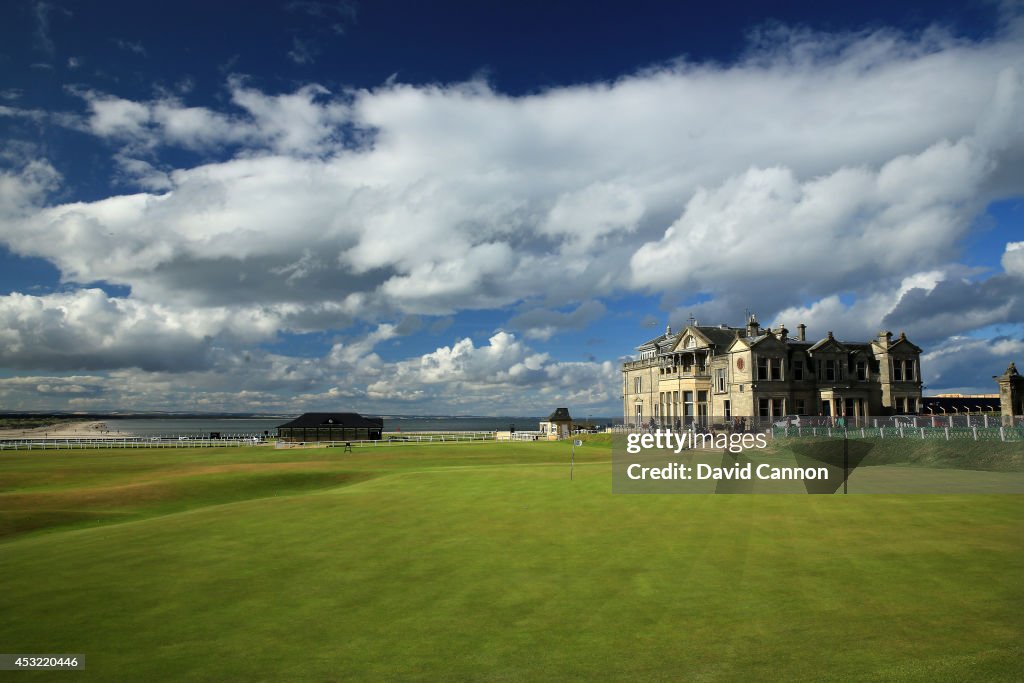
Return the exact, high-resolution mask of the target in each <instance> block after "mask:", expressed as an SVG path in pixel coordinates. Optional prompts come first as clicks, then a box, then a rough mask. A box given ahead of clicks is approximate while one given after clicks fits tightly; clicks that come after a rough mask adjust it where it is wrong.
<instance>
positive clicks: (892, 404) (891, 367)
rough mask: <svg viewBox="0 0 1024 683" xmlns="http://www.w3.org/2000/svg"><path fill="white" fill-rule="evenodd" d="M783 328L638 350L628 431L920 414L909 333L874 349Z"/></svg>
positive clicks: (723, 332) (628, 376)
mask: <svg viewBox="0 0 1024 683" xmlns="http://www.w3.org/2000/svg"><path fill="white" fill-rule="evenodd" d="M797 330H798V332H797V334H796V336H795V337H791V336H790V335H789V330H788V329H786V327H785V326H784V325H780V326H778V327H777V328H775V329H771V328H761V326H760V324H759V323H758V322H757V318H756V316H753V315H751V316H750V317H749V319H748V321H747V325H746V326H745V327H730V326H728V325H718V326H705V325H698V324H697V322H696V321H695V320H691V324H689V325H687V326H686V327H685V328H684V329H683V330H682V331H680V332H678V333H675V334H673V332H672V329H671V328H668V329H666V331H665V334H663V335H660V336H658V337H655V338H654V339H651V340H649V341H647V342H645V343H644V344H641V345H640V346H638V347H637V349H636V350H637V353H638V357H637V358H636V359H635V360H631V361H628V362H626V363H625V364H624V365H623V368H622V379H623V392H622V393H623V409H624V417H625V421H626V422H627V423H629V424H633V425H649V424H651V423H654V424H660V425H665V426H672V427H677V428H678V427H685V426H686V425H688V424H693V423H697V424H708V423H711V422H713V419H712V416H720V417H719V418H717V419H719V420H720V422H719V423H718V424H725V423H728V422H729V421H731V420H732V419H733V418H734V416H754V417H756V418H758V419H771V418H781V417H784V416H786V415H805V416H820V417H823V418H844V419H860V418H862V417H866V416H870V415H894V414H914V413H917V412H918V411H919V410H920V408H921V367H920V357H921V349H920V348H919V347H918V346H916V345H915V344H913V343H912V342H911V341H910V340H909V339H908V338H907V335H906V334H904V333H900V335H899V336H898V337H897V338H895V339H894V338H893V334H892V333H891V332H887V331H883V332H880V333H879V334H878V337H877V338H876V339H873V340H871V341H868V342H849V341H840V340H839V339H837V338H836V337H835V336H834V335H833V333H832V332H829V333H828V334H827V335H826V336H825V337H823V338H821V339H819V340H817V341H811V340H808V339H807V329H806V326H805V325H799V326H798V327H797Z"/></svg>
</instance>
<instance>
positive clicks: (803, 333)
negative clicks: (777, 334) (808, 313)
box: [796, 323, 807, 341]
mask: <svg viewBox="0 0 1024 683" xmlns="http://www.w3.org/2000/svg"><path fill="white" fill-rule="evenodd" d="M796 329H797V333H796V338H797V339H799V340H800V341H807V325H804V324H803V323H800V324H799V325H797V326H796Z"/></svg>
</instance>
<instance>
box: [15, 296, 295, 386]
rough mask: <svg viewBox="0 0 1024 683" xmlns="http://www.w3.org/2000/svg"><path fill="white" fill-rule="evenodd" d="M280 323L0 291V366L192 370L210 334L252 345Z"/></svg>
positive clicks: (204, 363)
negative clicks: (0, 293)
mask: <svg viewBox="0 0 1024 683" xmlns="http://www.w3.org/2000/svg"><path fill="white" fill-rule="evenodd" d="M279 325H280V320H279V319H277V318H275V317H273V316H272V315H266V314H265V313H263V312H262V311H253V310H239V309H231V310H229V309H210V308H207V309H203V310H199V311H195V310H191V311H190V310H175V309H173V308H171V307H169V306H164V305H159V304H145V303H141V302H139V301H135V300H133V299H130V298H114V297H110V296H108V295H107V294H105V293H104V292H103V291H102V290H99V289H80V290H77V291H74V292H72V293H68V294H49V295H45V296H30V295H25V294H19V293H13V294H8V295H6V296H0V366H3V367H8V368H16V369H54V370H80V369H87V370H98V369H108V368H121V367H138V368H141V369H144V370H167V371H181V370H191V369H197V368H204V367H208V366H209V365H210V362H211V361H210V357H209V354H210V352H211V350H212V343H213V341H214V340H215V339H216V338H218V337H223V338H225V339H229V340H236V341H241V342H249V343H251V342H254V341H259V340H262V339H267V338H270V337H271V336H272V335H273V334H274V333H275V332H276V330H277V329H278V326H279Z"/></svg>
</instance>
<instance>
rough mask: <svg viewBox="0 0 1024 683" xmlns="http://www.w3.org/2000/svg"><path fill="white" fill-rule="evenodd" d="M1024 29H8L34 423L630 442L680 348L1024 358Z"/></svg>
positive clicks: (992, 15)
mask: <svg viewBox="0 0 1024 683" xmlns="http://www.w3.org/2000/svg"><path fill="white" fill-rule="evenodd" d="M1022 14H1024V13H1022V11H1021V6H1020V4H1019V3H1013V2H1003V3H998V2H977V3H962V2H949V3H941V2H902V3H859V4H854V3H821V2H793V3H771V4H770V6H769V5H768V4H766V3H739V2H722V3H709V4H701V5H696V4H693V5H688V6H684V5H683V4H681V3H667V2H662V3H659V2H639V3H633V4H631V5H629V6H628V7H626V6H623V5H622V4H621V3H616V4H612V3H601V2H559V3H541V2H517V3H481V2H451V3H412V2H373V3H357V2H326V1H319V0H292V1H286V2H282V3H279V4H276V5H270V4H267V3H261V4H260V5H259V9H258V10H257V9H254V6H253V5H252V4H251V3H236V2H224V3H202V4H200V3H190V2H174V3H164V2H154V3H127V2H124V3H121V2H108V3H85V2H58V1H56V0H53V1H51V0H46V1H45V2H43V1H39V0H26V1H23V2H10V3H5V4H4V6H3V8H2V9H0V46H2V47H0V65H2V68H0V135H2V139H3V143H4V144H3V146H2V150H0V408H3V409H8V410H17V409H22V410H29V409H72V410H110V409H125V408H131V409H155V410H160V409H173V410H236V411H257V412H258V411H280V410H295V411H298V410H303V409H313V408H319V409H343V408H344V409H355V410H360V411H364V412H387V413H403V412H404V413H425V412H432V413H452V414H510V413H511V414H539V413H543V412H545V411H548V410H550V409H551V408H553V407H555V406H558V405H568V406H569V407H570V408H575V409H578V410H580V411H586V412H588V413H592V414H600V413H604V414H609V415H612V414H617V413H618V412H619V411H620V410H621V404H620V399H619V395H620V393H621V392H620V388H619V384H620V378H619V374H618V367H619V364H620V363H621V360H622V358H623V357H624V356H626V355H628V354H630V353H631V352H632V349H633V347H634V346H635V345H637V344H638V343H640V342H642V341H643V340H645V339H647V338H649V337H651V336H654V334H655V333H657V332H660V331H661V330H662V329H663V328H664V326H665V325H666V324H667V323H671V324H673V326H676V327H678V326H679V325H681V324H683V323H685V321H686V319H687V318H689V316H690V315H691V314H692V315H694V316H695V317H696V318H697V319H698V320H700V321H701V322H704V323H712V324H716V323H719V322H728V323H731V324H740V323H741V321H742V317H743V312H744V310H747V309H749V310H753V311H755V312H756V313H757V314H758V316H759V318H760V319H761V321H762V323H767V324H780V323H784V324H786V325H787V326H789V327H790V328H791V329H792V328H793V327H794V326H795V325H796V324H798V323H800V322H803V323H805V324H807V325H808V334H809V335H811V336H815V335H820V336H824V335H825V333H826V332H827V331H828V330H834V331H835V332H836V334H837V335H838V336H840V337H841V338H845V339H851V340H860V339H867V338H869V337H871V336H872V335H873V334H875V333H876V332H877V331H878V330H879V329H883V328H886V329H893V330H894V331H899V330H906V331H907V334H908V335H909V336H910V337H911V339H912V340H914V341H915V342H916V343H918V344H919V345H921V346H922V347H923V348H924V349H925V351H926V355H925V359H924V361H923V363H922V370H923V374H924V377H925V381H926V383H927V385H928V391H929V392H936V391H970V392H975V391H978V392H980V391H985V392H988V391H991V390H992V389H993V387H992V386H991V379H990V378H991V376H992V375H993V374H998V373H999V372H1001V371H1002V370H1003V369H1004V368H1005V367H1006V364H1007V363H1008V362H1009V361H1010V360H1018V361H1019V360H1021V357H1022V356H1024V325H1022V321H1024V315H1022V314H1024V299H1022V298H1021V295H1020V294H1019V292H1020V291H1021V284H1022V283H1021V280H1022V278H1024V123H1022V122H1024V111H1022V108H1024V87H1022V78H1024V18H1022Z"/></svg>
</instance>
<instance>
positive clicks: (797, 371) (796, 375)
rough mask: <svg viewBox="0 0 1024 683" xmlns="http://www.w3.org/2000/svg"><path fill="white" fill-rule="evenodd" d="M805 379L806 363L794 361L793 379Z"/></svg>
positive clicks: (799, 360) (798, 360)
mask: <svg viewBox="0 0 1024 683" xmlns="http://www.w3.org/2000/svg"><path fill="white" fill-rule="evenodd" d="M803 378H804V362H803V360H801V359H799V358H798V359H796V360H794V361H793V379H797V380H800V379H803Z"/></svg>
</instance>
